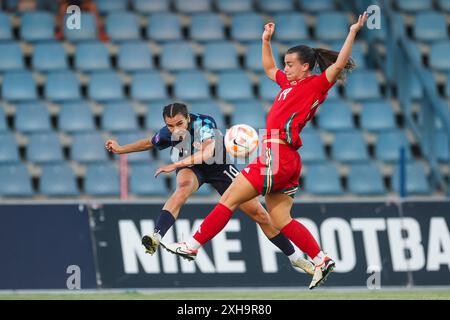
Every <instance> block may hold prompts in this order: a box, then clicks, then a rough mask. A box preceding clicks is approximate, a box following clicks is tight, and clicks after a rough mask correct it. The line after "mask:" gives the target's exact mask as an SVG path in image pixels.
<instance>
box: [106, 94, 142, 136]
mask: <svg viewBox="0 0 450 320" xmlns="http://www.w3.org/2000/svg"><path fill="white" fill-rule="evenodd" d="M101 126H102V129H103V130H106V131H111V132H124V131H133V130H137V129H138V124H137V118H136V113H135V112H134V110H133V107H132V106H131V105H130V104H129V103H128V102H127V101H114V102H108V103H106V104H105V109H104V110H103V114H102V119H101Z"/></svg>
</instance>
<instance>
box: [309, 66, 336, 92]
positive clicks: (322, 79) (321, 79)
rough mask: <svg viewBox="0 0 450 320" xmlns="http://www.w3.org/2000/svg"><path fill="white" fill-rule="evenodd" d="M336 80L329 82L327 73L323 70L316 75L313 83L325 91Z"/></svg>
mask: <svg viewBox="0 0 450 320" xmlns="http://www.w3.org/2000/svg"><path fill="white" fill-rule="evenodd" d="M335 83H336V82H333V83H330V82H329V81H328V79H327V75H326V73H325V71H323V72H322V73H321V74H320V75H318V76H317V77H316V78H315V79H314V85H315V86H316V88H317V89H318V90H319V91H320V92H322V93H325V92H327V91H328V90H330V89H331V87H333V85H334V84H335Z"/></svg>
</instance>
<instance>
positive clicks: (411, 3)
mask: <svg viewBox="0 0 450 320" xmlns="http://www.w3.org/2000/svg"><path fill="white" fill-rule="evenodd" d="M395 2H396V5H397V7H398V9H399V10H401V11H406V12H409V13H414V12H419V11H425V10H430V9H431V8H432V1H431V0H396V1H395Z"/></svg>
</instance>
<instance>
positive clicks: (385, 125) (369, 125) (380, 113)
mask: <svg viewBox="0 0 450 320" xmlns="http://www.w3.org/2000/svg"><path fill="white" fill-rule="evenodd" d="M361 109H362V112H361V127H362V128H363V129H366V130H369V131H385V130H391V129H395V127H396V124H395V115H394V112H393V110H392V106H391V104H390V103H388V102H387V101H383V100H380V101H370V102H365V103H363V104H362V108H361Z"/></svg>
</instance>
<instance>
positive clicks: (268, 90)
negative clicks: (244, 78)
mask: <svg viewBox="0 0 450 320" xmlns="http://www.w3.org/2000/svg"><path fill="white" fill-rule="evenodd" d="M258 90H259V97H260V98H261V99H263V100H266V101H268V102H270V103H272V102H273V101H274V100H275V98H276V96H277V95H278V93H279V92H280V91H281V89H280V86H279V85H278V84H276V83H275V81H272V80H271V79H269V78H268V77H267V76H266V74H265V73H262V74H261V75H260V76H259V84H258Z"/></svg>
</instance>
